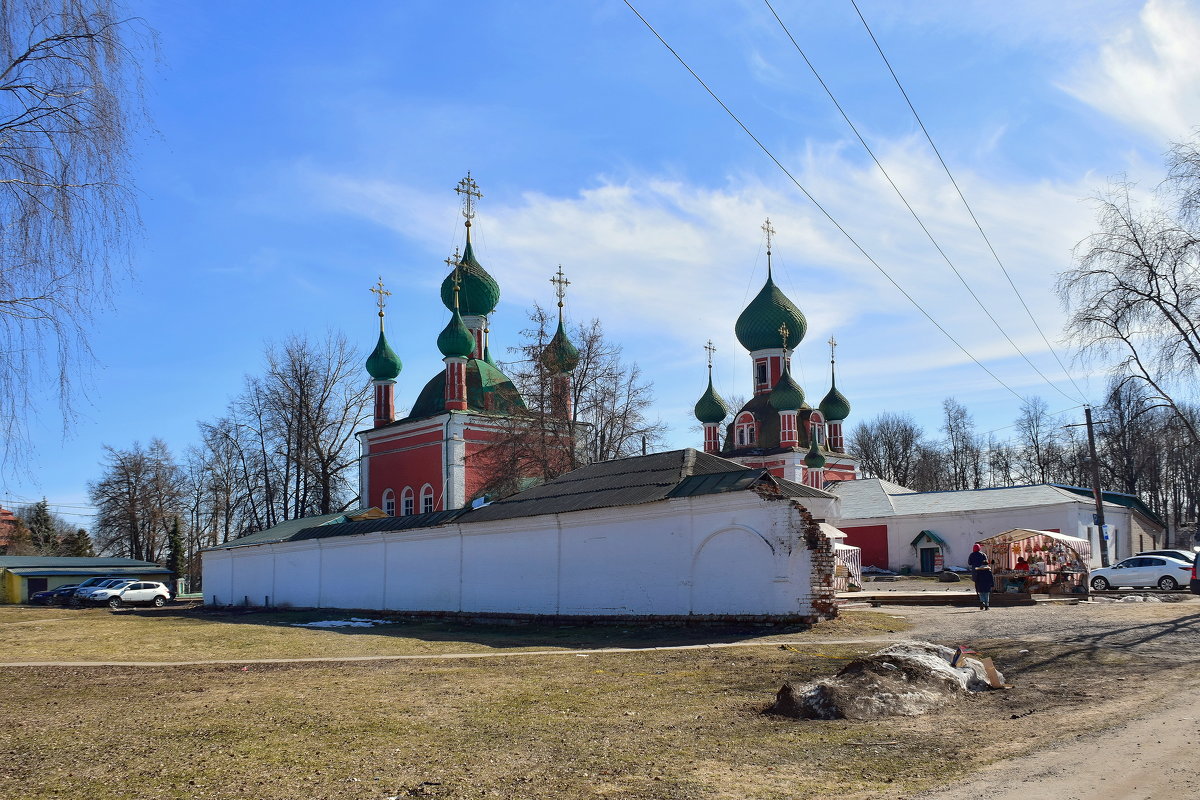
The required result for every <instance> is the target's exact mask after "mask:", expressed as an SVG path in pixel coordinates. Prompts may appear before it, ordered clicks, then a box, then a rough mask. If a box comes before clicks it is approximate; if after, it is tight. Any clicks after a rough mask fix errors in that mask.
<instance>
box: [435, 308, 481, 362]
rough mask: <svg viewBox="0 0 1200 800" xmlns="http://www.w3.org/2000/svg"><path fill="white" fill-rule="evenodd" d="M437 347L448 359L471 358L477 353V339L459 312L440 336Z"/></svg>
mask: <svg viewBox="0 0 1200 800" xmlns="http://www.w3.org/2000/svg"><path fill="white" fill-rule="evenodd" d="M437 346H438V350H441V351H442V355H444V356H446V357H447V358H470V356H471V353H473V352H475V337H474V336H473V335H471V331H470V329H469V328H467V326H466V323H464V322H463V320H462V317H461V316H459V313H458V311H457V310H456V311H455V312H454V316H452V317H451V318H450V322H448V323H447V324H446V327H445V328H443V329H442V332H441V333H439V334H438V338H437Z"/></svg>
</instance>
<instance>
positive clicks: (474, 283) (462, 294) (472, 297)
mask: <svg viewBox="0 0 1200 800" xmlns="http://www.w3.org/2000/svg"><path fill="white" fill-rule="evenodd" d="M459 264H460V265H461V266H460V267H459V268H458V274H459V280H460V281H461V282H462V283H461V285H460V287H459V290H458V310H459V313H462V314H465V315H467V316H478V317H484V316H487V315H488V314H490V313H492V312H493V311H494V310H495V309H496V304H497V303H499V302H500V285H499V284H498V283H496V279H495V278H493V277H492V276H491V275H489V274H488V272H487V270H485V269H484V268H483V267H482V266H480V265H479V262H478V261H477V260H476V259H475V251H474V250H473V249H472V248H471V239H470V237H468V238H467V246H466V249H465V250H464V251H463V254H462V259H461V260H460V261H459ZM442 303H444V304H445V306H446V308H448V309H450V310H451V311H453V310H454V271H453V270H451V272H450V274H449V275H447V276H446V280H444V281H442Z"/></svg>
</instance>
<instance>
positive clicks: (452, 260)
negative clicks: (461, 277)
mask: <svg viewBox="0 0 1200 800" xmlns="http://www.w3.org/2000/svg"><path fill="white" fill-rule="evenodd" d="M446 264H447V265H449V266H451V267H453V268H454V272H455V274H457V273H458V270H459V268H460V267H462V257H461V256H459V254H458V248H457V247H456V248H454V255H452V256H450V257H449V258H447V259H446Z"/></svg>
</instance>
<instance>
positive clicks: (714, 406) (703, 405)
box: [696, 371, 729, 422]
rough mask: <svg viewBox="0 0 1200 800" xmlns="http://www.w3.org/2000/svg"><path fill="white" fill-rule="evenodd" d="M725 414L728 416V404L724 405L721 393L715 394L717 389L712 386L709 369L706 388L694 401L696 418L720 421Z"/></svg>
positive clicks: (706, 420) (705, 420)
mask: <svg viewBox="0 0 1200 800" xmlns="http://www.w3.org/2000/svg"><path fill="white" fill-rule="evenodd" d="M727 416H729V406H727V405H725V401H724V400H723V399H722V398H721V395H719V394H717V390H716V389H714V388H713V385H712V372H711V371H710V372H709V373H708V388H707V389H705V390H704V394H702V395H700V399H699V400H697V401H696V419H698V420H700V421H701V422H721V421H722V420H723V419H725V417H727Z"/></svg>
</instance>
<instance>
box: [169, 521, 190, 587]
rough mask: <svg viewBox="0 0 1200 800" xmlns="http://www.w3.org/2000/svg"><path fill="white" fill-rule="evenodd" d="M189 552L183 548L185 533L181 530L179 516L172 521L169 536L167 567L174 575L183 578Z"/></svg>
mask: <svg viewBox="0 0 1200 800" xmlns="http://www.w3.org/2000/svg"><path fill="white" fill-rule="evenodd" d="M186 558H187V554H186V553H184V550H183V534H182V533H180V532H179V517H176V518H175V520H174V522H172V523H171V533H170V534H169V536H168V537H167V569H169V570H171V573H172V577H174V578H182V577H183V576H184V572H185V570H186V569H187V565H186V563H185V561H186Z"/></svg>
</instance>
